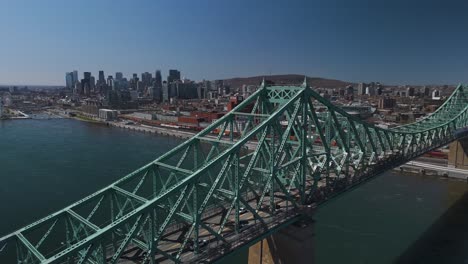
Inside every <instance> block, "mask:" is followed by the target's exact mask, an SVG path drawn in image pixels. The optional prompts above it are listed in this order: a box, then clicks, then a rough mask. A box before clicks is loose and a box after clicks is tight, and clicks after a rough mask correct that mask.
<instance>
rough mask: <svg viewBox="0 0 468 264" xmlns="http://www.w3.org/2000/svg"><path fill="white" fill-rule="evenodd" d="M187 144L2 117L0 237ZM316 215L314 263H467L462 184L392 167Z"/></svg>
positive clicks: (465, 187) (467, 212) (467, 200)
mask: <svg viewBox="0 0 468 264" xmlns="http://www.w3.org/2000/svg"><path fill="white" fill-rule="evenodd" d="M180 142H182V140H181V139H176V138H172V137H166V136H160V135H150V134H142V133H138V132H131V131H128V130H120V129H116V128H110V127H106V126H103V125H99V124H90V123H84V122H79V121H75V120H69V119H51V120H15V121H9V120H7V121H0V236H3V235H5V234H7V233H10V232H13V231H15V230H16V229H18V228H20V227H22V226H24V225H26V224H29V223H31V222H32V221H34V220H37V219H39V218H41V217H44V216H46V215H47V214H49V213H52V212H54V211H57V210H59V209H61V208H62V207H65V206H67V205H69V204H70V203H72V202H74V201H76V200H78V199H80V198H82V197H84V196H85V195H88V194H91V193H93V192H94V191H97V190H99V189H100V188H102V187H104V186H106V185H108V184H110V183H112V182H113V181H115V180H116V179H118V178H120V177H122V176H124V175H126V174H127V173H130V172H132V171H133V170H134V169H136V168H138V167H140V166H142V165H144V164H146V163H148V162H150V161H152V160H154V159H155V158H157V157H158V156H159V155H161V154H162V153H164V152H166V151H168V150H170V149H171V148H173V147H174V146H176V145H177V144H179V143H180ZM315 220H316V221H315V224H314V228H315V235H314V236H313V237H311V239H310V241H305V242H304V243H314V245H315V247H314V248H315V252H310V254H308V253H306V254H305V259H304V261H305V263H311V262H314V263H343V262H346V263H392V262H399V263H468V253H467V250H466V249H467V248H468V184H466V183H465V182H463V181H457V180H447V179H440V178H437V177H429V176H418V175H403V174H400V173H394V172H387V173H385V174H384V175H382V176H380V177H378V178H376V179H375V180H373V181H370V182H369V183H366V184H364V185H363V186H361V187H359V188H357V189H355V190H353V191H350V192H347V193H345V194H343V195H341V196H339V197H337V198H335V199H333V200H332V201H330V202H328V203H327V204H325V205H323V206H322V207H321V208H320V209H319V210H318V212H317V214H316V216H315ZM245 259H246V254H240V255H239V256H238V257H236V258H235V261H234V263H243V262H244V263H245V262H246V260H245Z"/></svg>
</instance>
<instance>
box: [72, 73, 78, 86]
mask: <svg viewBox="0 0 468 264" xmlns="http://www.w3.org/2000/svg"><path fill="white" fill-rule="evenodd" d="M76 82H79V79H78V71H77V70H74V71H73V85H75V83H76Z"/></svg>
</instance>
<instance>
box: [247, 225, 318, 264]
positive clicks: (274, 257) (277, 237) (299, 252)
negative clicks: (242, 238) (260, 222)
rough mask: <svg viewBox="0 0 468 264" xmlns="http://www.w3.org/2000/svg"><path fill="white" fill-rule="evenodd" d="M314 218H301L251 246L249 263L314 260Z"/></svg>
mask: <svg viewBox="0 0 468 264" xmlns="http://www.w3.org/2000/svg"><path fill="white" fill-rule="evenodd" d="M313 238H314V224H313V220H301V221H299V222H297V223H295V224H292V225H290V226H288V227H286V228H283V229H281V230H280V231H278V232H276V233H275V234H274V235H271V236H269V237H268V238H266V239H264V240H262V241H260V242H258V243H257V244H255V245H253V246H251V247H250V248H249V264H260V263H261V264H302V263H308V264H310V263H313V261H314V259H315V258H314V244H315V243H314V239H313Z"/></svg>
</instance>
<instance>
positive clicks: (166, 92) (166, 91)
mask: <svg viewBox="0 0 468 264" xmlns="http://www.w3.org/2000/svg"><path fill="white" fill-rule="evenodd" d="M162 95H163V102H169V99H170V97H169V85H168V84H167V82H166V81H164V82H163V84H162Z"/></svg>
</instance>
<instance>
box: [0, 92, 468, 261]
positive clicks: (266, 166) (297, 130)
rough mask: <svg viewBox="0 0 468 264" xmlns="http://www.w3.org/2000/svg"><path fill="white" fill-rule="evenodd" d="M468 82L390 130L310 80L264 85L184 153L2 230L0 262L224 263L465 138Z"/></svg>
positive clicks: (179, 149) (183, 148)
mask: <svg viewBox="0 0 468 264" xmlns="http://www.w3.org/2000/svg"><path fill="white" fill-rule="evenodd" d="M467 95H468V87H466V86H462V85H459V86H458V87H457V89H456V90H455V91H454V92H453V94H452V95H451V96H450V98H448V99H447V100H446V101H445V103H444V104H443V105H442V106H441V107H440V108H439V109H438V110H437V111H436V112H434V113H433V114H432V115H429V116H428V117H426V118H424V119H422V120H420V121H418V122H416V123H413V124H409V125H404V126H399V127H396V128H393V129H383V128H379V127H376V126H374V125H371V124H367V123H364V122H362V121H360V120H359V119H356V118H354V117H352V116H350V115H348V114H347V113H346V112H345V111H344V110H342V109H340V108H339V107H336V106H334V105H333V104H332V103H330V102H329V101H327V100H326V99H324V98H322V97H320V96H319V95H318V94H317V93H316V92H315V91H314V90H313V89H311V88H310V87H309V86H308V85H307V83H304V84H303V85H302V86H267V85H265V83H262V85H261V87H260V89H259V90H258V91H257V92H255V93H254V94H253V95H252V96H250V97H248V98H247V99H246V100H245V101H243V102H242V103H240V104H239V105H238V106H237V107H236V108H235V109H233V110H232V111H231V112H229V113H227V114H226V115H225V116H224V117H222V118H221V119H219V120H217V121H216V122H214V123H213V124H211V125H210V126H209V127H207V128H206V129H205V130H203V131H201V132H200V133H198V134H197V135H195V136H194V137H192V138H191V139H189V140H187V141H186V142H184V143H183V144H181V145H179V146H177V147H176V148H175V149H173V150H171V151H169V152H168V153H166V154H164V155H162V156H161V157H159V158H158V159H156V160H155V161H153V162H151V163H149V164H147V165H146V166H144V167H142V168H140V169H138V170H136V171H135V172H133V173H131V174H129V175H127V176H125V177H123V178H121V179H120V180H119V181H117V182H115V183H113V184H111V185H110V186H108V187H106V188H104V189H102V190H100V191H97V192H96V193H94V194H92V195H90V196H88V197H85V198H83V199H82V200H80V201H78V202H76V203H74V204H72V205H70V206H68V207H67V208H64V209H63V210H60V211H58V212H56V213H54V214H51V215H49V216H47V217H45V218H43V219H41V220H39V221H37V222H35V223H32V224H30V225H28V226H26V227H24V228H22V229H20V230H18V231H16V232H14V233H12V234H10V235H7V236H5V237H2V238H0V262H1V263H14V262H16V263H118V262H119V261H122V260H129V261H135V262H136V263H160V262H177V263H179V262H201V261H208V262H209V261H213V260H216V259H219V258H220V257H222V256H223V255H225V254H228V253H229V252H232V251H233V250H236V249H237V248H239V247H241V246H243V245H247V244H249V243H251V242H252V241H254V240H255V239H258V238H259V237H262V236H264V235H265V234H269V233H270V232H271V230H276V229H277V228H279V227H281V226H283V225H285V223H286V224H287V223H290V222H293V221H294V220H295V219H297V217H298V216H300V215H303V214H307V213H308V212H309V211H310V210H311V208H312V207H311V205H317V204H320V203H322V202H323V201H325V200H327V199H330V198H331V197H333V196H335V195H337V194H339V193H341V192H343V191H345V190H347V189H349V188H352V187H355V186H356V185H358V184H359V183H362V182H363V181H366V180H368V179H370V178H372V177H374V176H375V175H378V174H379V173H381V172H383V171H385V170H388V169H391V168H393V167H395V166H398V165H400V164H402V163H405V162H407V161H409V160H411V159H413V158H414V157H417V156H419V155H421V154H423V153H425V152H427V151H429V150H432V149H434V148H437V147H440V146H443V145H445V144H447V143H449V142H451V141H453V140H455V139H457V138H459V137H461V136H462V135H464V128H465V127H466V126H467V122H468V111H467V107H468V98H467Z"/></svg>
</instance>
